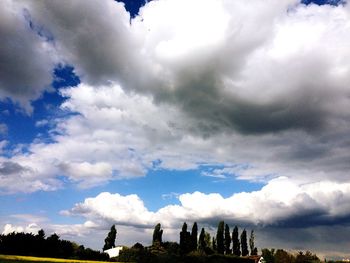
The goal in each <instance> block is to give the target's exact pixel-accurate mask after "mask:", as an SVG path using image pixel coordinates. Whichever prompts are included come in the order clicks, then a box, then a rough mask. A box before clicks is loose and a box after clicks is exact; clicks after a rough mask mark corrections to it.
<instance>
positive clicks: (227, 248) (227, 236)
mask: <svg viewBox="0 0 350 263" xmlns="http://www.w3.org/2000/svg"><path fill="white" fill-rule="evenodd" d="M231 252H232V250H231V233H230V227H229V226H228V225H227V224H226V225H225V254H226V255H229V254H231Z"/></svg>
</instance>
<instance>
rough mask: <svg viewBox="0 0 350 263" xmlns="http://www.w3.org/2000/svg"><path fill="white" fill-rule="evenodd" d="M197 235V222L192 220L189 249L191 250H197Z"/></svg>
mask: <svg viewBox="0 0 350 263" xmlns="http://www.w3.org/2000/svg"><path fill="white" fill-rule="evenodd" d="M197 237H198V226H197V222H194V224H193V226H192V232H191V250H192V251H193V250H197V246H198V241H197Z"/></svg>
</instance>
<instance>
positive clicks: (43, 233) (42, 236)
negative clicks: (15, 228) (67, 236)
mask: <svg viewBox="0 0 350 263" xmlns="http://www.w3.org/2000/svg"><path fill="white" fill-rule="evenodd" d="M38 238H39V239H45V231H44V229H40V230H39V231H38Z"/></svg>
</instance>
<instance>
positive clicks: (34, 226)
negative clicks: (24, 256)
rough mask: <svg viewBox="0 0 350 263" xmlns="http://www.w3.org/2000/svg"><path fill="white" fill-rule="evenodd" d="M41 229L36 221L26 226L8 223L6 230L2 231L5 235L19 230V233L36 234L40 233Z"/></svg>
mask: <svg viewBox="0 0 350 263" xmlns="http://www.w3.org/2000/svg"><path fill="white" fill-rule="evenodd" d="M39 230H40V228H39V226H38V225H37V224H35V223H32V224H29V225H27V226H25V227H22V226H14V225H12V224H6V225H5V226H4V230H3V231H2V234H3V235H7V234H10V233H12V232H17V233H21V232H24V233H33V234H36V233H38V231H39Z"/></svg>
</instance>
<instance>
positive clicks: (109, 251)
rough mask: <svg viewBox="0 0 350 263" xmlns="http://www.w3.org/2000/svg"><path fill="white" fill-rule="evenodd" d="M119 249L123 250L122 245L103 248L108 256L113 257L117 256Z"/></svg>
mask: <svg viewBox="0 0 350 263" xmlns="http://www.w3.org/2000/svg"><path fill="white" fill-rule="evenodd" d="M121 250H123V247H114V248H110V249H107V250H104V251H103V252H104V253H107V254H108V256H109V257H110V258H114V257H118V256H119V252H120V251H121Z"/></svg>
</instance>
